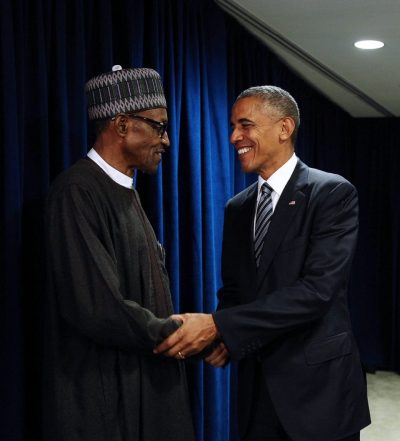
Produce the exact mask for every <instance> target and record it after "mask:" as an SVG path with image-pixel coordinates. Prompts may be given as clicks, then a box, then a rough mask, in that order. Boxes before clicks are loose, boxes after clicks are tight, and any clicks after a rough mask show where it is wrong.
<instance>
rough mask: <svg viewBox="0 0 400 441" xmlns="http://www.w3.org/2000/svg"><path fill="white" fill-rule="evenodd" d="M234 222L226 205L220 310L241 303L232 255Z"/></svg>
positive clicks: (233, 248)
mask: <svg viewBox="0 0 400 441" xmlns="http://www.w3.org/2000/svg"><path fill="white" fill-rule="evenodd" d="M234 237H235V231H234V223H233V222H231V221H230V206H229V204H228V205H227V206H226V207H225V215H224V229H223V239H222V257H221V275H222V280H223V286H222V287H221V288H220V289H219V291H218V301H219V302H218V310H219V309H225V308H230V307H232V306H236V305H238V304H239V292H238V286H237V283H236V281H235V271H236V267H235V265H234V264H233V259H232V256H233V255H234V253H235V247H234V243H235V242H234V239H233V238H234Z"/></svg>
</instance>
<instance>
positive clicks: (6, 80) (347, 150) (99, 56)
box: [0, 0, 400, 441]
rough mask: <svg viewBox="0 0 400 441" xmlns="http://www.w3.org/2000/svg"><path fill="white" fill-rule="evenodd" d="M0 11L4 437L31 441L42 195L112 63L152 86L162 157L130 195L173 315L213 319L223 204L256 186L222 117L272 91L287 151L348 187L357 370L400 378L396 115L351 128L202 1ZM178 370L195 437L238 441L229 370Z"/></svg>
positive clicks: (80, 140) (56, 0)
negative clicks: (138, 70) (92, 89)
mask: <svg viewBox="0 0 400 441" xmlns="http://www.w3.org/2000/svg"><path fill="white" fill-rule="evenodd" d="M0 12H1V14H0V25H1V26H0V33H1V42H0V48H1V49H0V60H1V65H0V72H1V85H2V86H1V92H0V105H1V112H2V113H1V118H0V136H1V169H2V182H3V186H2V191H1V202H2V216H1V219H0V222H1V224H0V227H1V247H2V252H1V286H2V295H1V314H2V316H1V322H0V326H1V328H0V331H1V349H0V350H1V352H0V357H1V358H0V360H1V362H0V392H1V403H2V404H3V406H2V409H1V412H0V439H1V440H5V441H14V440H15V441H22V440H23V441H29V440H35V441H40V440H41V436H40V378H41V375H40V374H41V340H42V337H41V332H42V331H41V326H40V324H41V321H42V299H43V297H42V289H43V258H42V255H43V254H42V249H43V242H42V237H43V206H44V199H45V196H46V193H47V190H48V187H49V184H50V182H51V181H52V180H53V178H54V177H55V176H56V175H57V174H58V173H59V172H61V171H62V170H63V169H65V168H66V167H68V166H69V165H71V164H72V163H73V162H74V161H76V160H77V159H78V158H80V157H81V156H83V155H85V154H86V152H87V150H88V149H89V148H90V146H91V144H92V142H93V135H92V134H91V133H90V131H89V129H88V122H87V117H86V104H85V98H84V94H83V87H84V84H85V82H86V81H87V80H88V79H89V78H90V77H92V76H93V75H96V74H98V73H100V72H104V71H107V70H110V68H111V66H112V65H113V64H121V65H122V66H124V67H135V66H147V67H153V68H155V69H157V70H158V71H159V72H160V73H161V75H162V77H163V81H164V85H165V90H166V95H167V100H168V106H169V108H168V113H169V121H170V130H169V135H170V138H171V148H170V151H169V153H167V154H166V155H165V156H164V159H163V162H162V165H161V167H160V169H159V172H158V174H157V176H156V177H146V176H143V175H138V177H137V187H138V190H139V193H140V194H141V198H142V200H143V203H144V206H145V209H146V211H147V213H148V214H149V217H150V219H151V221H152V223H153V226H154V228H155V230H156V232H157V235H158V237H159V238H160V240H161V241H162V242H163V243H164V245H165V248H166V250H167V265H168V269H169V273H170V278H171V288H172V292H173V300H174V305H175V309H176V310H177V311H207V312H209V311H213V310H214V309H215V307H216V296H215V294H216V291H217V289H218V287H219V285H220V278H219V277H220V276H219V266H220V263H219V260H220V251H221V234H222V223H223V209H224V205H225V203H226V201H227V199H228V198H229V197H231V196H232V195H233V194H235V193H237V192H238V191H240V190H241V189H243V188H244V187H245V186H247V185H248V184H249V183H250V182H252V181H253V180H254V179H255V176H250V175H244V174H243V173H242V172H241V171H240V170H239V167H238V163H237V161H236V159H235V157H234V151H233V149H232V148H231V147H230V146H229V141H228V138H229V113H230V107H231V105H232V102H233V100H234V97H235V96H236V95H237V93H239V92H240V91H241V90H243V89H244V88H246V87H249V86H252V85H256V84H266V83H270V84H276V85H279V86H281V87H284V88H285V89H287V90H289V91H290V92H291V93H292V94H293V95H294V96H295V97H296V99H298V102H299V105H300V108H301V113H302V125H301V128H300V134H299V140H298V144H297V153H298V155H299V156H300V157H301V158H302V159H303V160H304V161H305V162H307V163H308V164H309V165H310V166H315V167H319V168H323V169H325V170H328V171H332V172H337V173H340V174H342V175H344V176H345V177H347V178H348V179H350V180H351V181H352V182H354V183H355V184H356V186H357V187H358V189H359V193H360V203H361V231H360V244H359V252H358V256H357V258H356V264H355V269H354V275H353V283H352V291H351V295H350V299H349V300H350V306H351V312H352V317H353V323H354V327H355V331H356V335H357V338H358V340H359V344H360V348H361V353H362V357H363V361H364V363H365V364H366V365H367V366H369V367H371V368H373V369H374V368H380V369H390V370H397V371H400V359H399V354H400V323H399V313H400V301H399V300H400V299H399V274H400V271H399V270H400V268H399V251H400V249H399V248H400V234H399V233H400V232H399V225H400V212H399V207H400V200H399V196H398V195H399V192H398V184H397V183H398V178H397V173H396V171H397V170H395V167H396V164H398V163H399V159H400V158H399V156H400V153H399V143H398V139H397V138H398V137H397V132H398V130H399V119H385V120H376V119H372V120H367V121H364V120H356V119H353V118H351V117H350V116H349V115H348V114H347V113H345V112H344V111H342V110H341V109H339V108H338V107H337V106H335V105H334V104H333V103H331V102H330V101H329V100H327V99H325V98H324V97H323V96H322V95H321V94H319V93H318V92H317V91H316V90H315V89H313V88H312V87H311V86H310V85H308V84H307V83H306V82H305V81H304V80H302V79H301V78H299V77H297V76H296V75H295V74H293V73H292V72H291V71H290V69H288V68H287V67H286V66H285V65H284V64H283V63H282V62H281V61H280V60H279V59H278V58H277V57H276V56H275V55H273V54H272V53H271V52H270V51H268V50H267V49H266V48H265V47H264V46H263V45H262V44H261V43H260V42H258V41H257V40H256V39H255V38H254V37H252V36H251V35H249V34H248V32H246V31H245V30H244V29H242V28H241V27H240V26H239V25H238V24H237V23H236V22H235V21H234V20H232V19H230V18H228V17H226V16H225V14H224V13H223V12H222V11H221V10H220V9H219V8H218V7H217V6H216V5H215V4H214V3H213V2H212V1H211V0H191V1H188V0H171V1H163V0H135V1H134V0H121V1H112V0H86V1H84V2H82V1H78V0H37V1H35V2H32V1H29V0H2V2H1V11H0ZM383 186H384V188H385V191H384V194H382V193H383V190H382V188H383ZM188 371H189V382H190V390H191V398H192V406H193V413H194V416H195V424H196V431H197V437H198V440H199V441H200V440H210V441H228V440H236V439H237V434H236V426H235V417H234V412H235V375H234V374H235V366H232V367H228V368H226V369H223V370H214V369H211V368H209V367H208V366H205V365H203V364H202V363H201V362H193V363H189V365H188ZM230 386H232V387H230Z"/></svg>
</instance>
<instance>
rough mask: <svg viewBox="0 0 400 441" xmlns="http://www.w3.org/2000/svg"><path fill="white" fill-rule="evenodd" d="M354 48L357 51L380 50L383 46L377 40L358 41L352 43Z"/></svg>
mask: <svg viewBox="0 0 400 441" xmlns="http://www.w3.org/2000/svg"><path fill="white" fill-rule="evenodd" d="M354 46H355V47H358V49H380V48H381V47H383V46H385V45H384V43H383V42H382V41H378V40H360V41H356V42H355V43H354Z"/></svg>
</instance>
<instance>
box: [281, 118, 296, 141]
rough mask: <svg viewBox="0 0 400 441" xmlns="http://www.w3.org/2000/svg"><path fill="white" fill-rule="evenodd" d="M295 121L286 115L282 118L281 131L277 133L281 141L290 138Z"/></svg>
mask: <svg viewBox="0 0 400 441" xmlns="http://www.w3.org/2000/svg"><path fill="white" fill-rule="evenodd" d="M294 128H295V123H294V120H293V118H291V117H290V116H287V117H285V118H283V119H282V128H281V133H280V135H279V137H280V139H281V141H287V140H288V139H290V138H291V136H292V133H293V132H294Z"/></svg>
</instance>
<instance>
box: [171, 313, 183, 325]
mask: <svg viewBox="0 0 400 441" xmlns="http://www.w3.org/2000/svg"><path fill="white" fill-rule="evenodd" d="M169 318H170V319H172V320H179V321H181V322H182V323H185V320H186V317H185V314H172V315H171V316H170V317H169Z"/></svg>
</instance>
